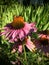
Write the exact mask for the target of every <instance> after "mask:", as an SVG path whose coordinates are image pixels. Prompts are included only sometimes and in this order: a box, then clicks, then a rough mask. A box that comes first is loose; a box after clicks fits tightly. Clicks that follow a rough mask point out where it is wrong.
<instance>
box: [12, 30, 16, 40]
mask: <svg viewBox="0 0 49 65" xmlns="http://www.w3.org/2000/svg"><path fill="white" fill-rule="evenodd" d="M16 36H17V31H16V30H15V31H14V32H13V35H12V38H13V39H14V38H15V37H16Z"/></svg>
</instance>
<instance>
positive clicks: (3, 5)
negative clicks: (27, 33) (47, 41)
mask: <svg viewBox="0 0 49 65" xmlns="http://www.w3.org/2000/svg"><path fill="white" fill-rule="evenodd" d="M14 15H16V16H23V17H24V19H25V21H26V22H29V23H30V22H36V27H37V28H38V30H39V31H41V30H49V0H0V28H3V27H4V26H5V25H6V24H7V23H10V22H11V21H12V20H13V16H14ZM3 38H4V37H0V64H1V65H9V64H10V65H11V62H10V61H11V60H12V61H15V60H18V58H17V57H18V53H15V54H11V53H10V49H11V44H9V43H8V42H7V41H6V40H4V39H3ZM26 54H27V59H28V65H49V59H48V58H47V57H45V56H43V55H42V54H41V53H40V52H35V53H31V52H29V51H28V52H26ZM30 56H31V57H30ZM21 57H24V54H22V55H21V56H20V58H21ZM37 58H38V59H39V60H37ZM40 59H41V60H40ZM41 61H42V62H41ZM19 62H20V61H19ZM21 63H22V65H26V61H22V59H21ZM16 65H17V64H16Z"/></svg>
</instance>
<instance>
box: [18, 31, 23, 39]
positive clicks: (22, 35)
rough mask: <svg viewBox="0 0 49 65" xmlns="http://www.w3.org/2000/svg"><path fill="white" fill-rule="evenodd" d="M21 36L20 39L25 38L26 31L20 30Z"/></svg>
mask: <svg viewBox="0 0 49 65" xmlns="http://www.w3.org/2000/svg"><path fill="white" fill-rule="evenodd" d="M19 38H20V40H23V38H24V32H23V31H22V30H20V33H19Z"/></svg>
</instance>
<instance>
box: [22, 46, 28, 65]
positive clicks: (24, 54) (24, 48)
mask: <svg viewBox="0 0 49 65" xmlns="http://www.w3.org/2000/svg"><path fill="white" fill-rule="evenodd" d="M23 48H24V56H25V61H26V65H28V62H27V57H26V51H25V45H24V46H23Z"/></svg>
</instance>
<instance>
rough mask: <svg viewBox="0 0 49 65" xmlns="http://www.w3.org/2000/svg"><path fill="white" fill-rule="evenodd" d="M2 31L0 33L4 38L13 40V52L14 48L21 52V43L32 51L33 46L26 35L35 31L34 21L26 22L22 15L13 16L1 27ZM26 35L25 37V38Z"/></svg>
mask: <svg viewBox="0 0 49 65" xmlns="http://www.w3.org/2000/svg"><path fill="white" fill-rule="evenodd" d="M3 30H4V32H1V33H0V36H1V35H5V37H6V39H8V40H9V42H14V43H15V44H14V45H13V51H12V52H15V51H16V49H18V51H19V52H22V45H23V44H24V41H25V45H26V47H27V48H28V49H29V50H30V51H32V50H33V49H34V48H35V46H34V45H33V43H32V42H31V40H30V39H28V37H27V36H28V35H29V33H31V32H36V31H37V28H36V27H35V23H30V24H29V23H27V22H25V21H24V19H23V17H21V16H17V17H16V16H14V19H13V22H12V23H9V24H7V25H6V26H5V27H4V28H3ZM26 37H27V39H26Z"/></svg>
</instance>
